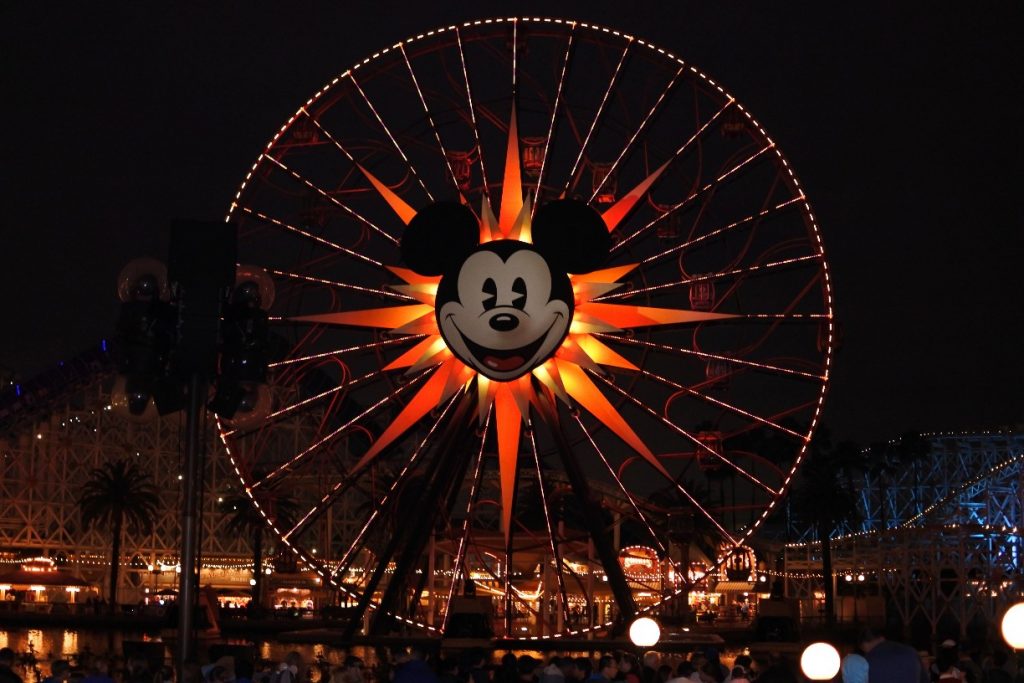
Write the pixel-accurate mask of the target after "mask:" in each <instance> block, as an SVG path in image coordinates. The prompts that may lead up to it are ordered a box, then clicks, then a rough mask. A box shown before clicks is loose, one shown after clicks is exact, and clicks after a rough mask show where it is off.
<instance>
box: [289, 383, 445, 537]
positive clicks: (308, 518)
mask: <svg viewBox="0 0 1024 683" xmlns="http://www.w3.org/2000/svg"><path fill="white" fill-rule="evenodd" d="M455 398H456V397H452V399H451V400H450V401H449V402H448V405H447V406H446V407H445V409H444V411H442V413H441V414H440V415H439V416H438V418H437V420H435V421H434V424H433V426H431V428H430V431H429V432H428V433H427V436H426V437H425V438H424V440H423V441H422V442H420V445H419V447H417V449H416V450H415V451H414V452H413V454H412V456H410V458H409V461H408V462H407V463H406V465H405V468H403V470H402V472H401V473H400V474H399V475H398V477H397V478H396V482H397V480H398V479H400V478H401V477H402V476H404V474H405V472H406V470H407V469H409V468H411V467H413V466H414V465H415V463H416V461H417V460H418V459H419V456H420V453H421V452H422V450H423V446H424V445H425V444H426V443H427V441H428V440H429V439H430V437H431V435H432V434H433V433H434V430H435V429H436V428H437V426H438V425H439V424H440V423H441V422H442V421H443V420H444V418H445V415H447V413H448V410H449V409H450V408H451V406H452V403H453V402H454V401H455ZM367 471H368V470H367V469H366V468H363V469H362V470H359V471H352V472H348V473H343V475H342V480H341V481H340V482H338V483H336V484H335V485H334V486H333V487H332V488H331V490H330V491H329V492H328V493H327V494H326V495H324V496H323V497H322V498H321V499H320V502H319V503H317V504H316V505H314V506H313V507H312V508H310V509H309V510H308V511H307V512H306V514H305V515H304V516H303V517H302V519H300V520H299V521H298V522H297V523H296V524H295V526H293V527H292V528H291V529H289V530H288V531H287V532H286V533H285V534H284V535H282V536H281V540H287V539H289V538H290V537H292V536H294V535H296V534H299V533H301V532H302V530H303V529H305V528H306V527H308V526H309V524H310V523H311V522H313V521H315V520H316V519H317V518H318V517H319V516H320V515H321V514H322V513H323V511H324V510H326V509H328V508H329V507H330V506H331V505H333V504H334V502H335V501H336V500H337V499H338V498H339V497H340V496H341V495H342V494H344V493H345V492H346V491H347V490H348V489H349V488H350V487H351V486H352V484H354V483H355V482H356V481H357V480H358V479H359V478H360V476H362V475H363V474H365V473H366V472H367ZM394 489H395V486H394V485H393V486H392V488H391V491H389V492H388V494H387V495H385V497H384V499H382V500H381V502H380V503H379V504H378V505H377V506H376V507H375V508H374V514H377V513H379V512H380V510H381V509H382V508H383V507H384V506H385V505H386V504H387V497H388V495H390V494H391V493H392V492H394Z"/></svg>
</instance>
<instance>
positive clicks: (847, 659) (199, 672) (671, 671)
mask: <svg viewBox="0 0 1024 683" xmlns="http://www.w3.org/2000/svg"><path fill="white" fill-rule="evenodd" d="M595 644H596V643H595ZM852 645H853V646H852V647H849V648H847V650H848V651H847V652H846V654H845V656H843V659H842V663H841V667H840V672H839V673H838V674H837V675H836V677H835V679H833V680H834V681H837V682H838V681H841V682H842V683H1011V682H1012V681H1013V680H1015V674H1016V669H1015V668H1014V667H1015V664H1016V662H1014V661H1012V660H1011V658H1010V657H1009V655H1008V653H1007V652H1006V651H1005V650H998V649H996V650H993V651H992V652H990V653H987V655H986V656H985V657H984V658H982V657H980V655H979V653H972V655H973V656H969V655H967V654H964V653H962V652H961V651H960V649H959V647H958V646H957V643H956V642H954V641H952V640H947V641H944V642H943V643H941V645H940V646H939V648H938V649H937V653H936V656H935V657H931V656H928V655H927V654H924V653H919V652H918V651H916V650H914V649H913V648H911V647H910V646H908V645H904V644H902V643H899V642H895V641H893V640H889V639H887V638H886V637H885V636H884V635H882V634H881V633H880V632H876V631H873V630H870V629H865V630H864V631H863V632H862V633H861V634H860V636H859V637H858V638H857V642H856V643H855V644H852ZM490 657H491V655H490V653H488V652H486V651H484V650H481V649H471V650H463V651H461V652H459V653H457V654H450V655H447V656H434V654H433V653H431V652H428V651H427V649H425V648H421V647H406V648H400V649H398V650H397V651H390V650H388V651H384V650H378V656H377V657H376V662H375V665H374V666H373V667H372V668H371V669H368V668H367V667H366V666H365V665H364V662H363V660H362V659H361V658H360V657H358V656H356V655H355V654H348V655H347V656H345V657H343V658H342V659H341V660H340V664H339V665H337V666H334V667H332V666H330V665H328V664H327V663H326V659H322V660H321V661H319V662H317V663H314V664H313V665H312V666H310V665H308V664H307V663H306V662H305V661H304V660H303V658H302V656H301V655H300V654H299V653H298V652H291V653H289V654H288V655H287V657H286V658H285V659H284V660H283V661H281V662H273V661H270V660H258V661H257V660H250V659H247V658H246V657H233V656H222V657H219V658H218V659H216V660H214V661H211V662H208V663H206V664H203V665H194V666H192V667H190V668H188V669H186V670H185V672H184V673H183V677H182V679H181V683H313V682H314V681H315V682H316V683H752V682H754V681H756V682H757V683H803V681H805V680H806V679H805V678H803V676H802V674H801V673H800V669H799V665H798V663H797V662H796V660H795V658H793V657H786V656H782V655H778V654H775V655H763V656H761V655H756V654H755V655H754V656H750V655H746V654H741V655H738V656H736V657H735V659H734V660H733V661H728V662H726V661H723V658H722V657H721V655H720V653H719V652H718V650H717V649H716V648H714V647H702V648H698V649H696V650H695V651H693V652H691V653H689V654H688V655H681V654H664V653H658V652H654V651H651V652H647V653H645V654H643V655H642V657H637V656H636V655H634V654H633V653H630V652H616V653H606V654H601V655H600V656H597V657H594V658H592V657H589V656H585V655H581V656H572V655H557V656H551V657H549V658H547V659H545V660H540V659H537V658H534V657H532V656H530V655H526V654H524V655H519V656H516V655H515V654H513V653H507V654H505V655H504V656H503V657H502V658H501V659H500V661H499V662H497V663H492V662H491V661H490ZM35 678H36V680H35V681H30V682H29V683H175V680H176V677H175V674H174V671H173V670H172V669H171V668H170V667H169V666H166V665H154V663H153V662H150V661H149V660H147V659H146V658H143V657H128V658H116V657H115V658H108V657H101V656H92V655H89V654H87V655H85V656H81V655H80V656H79V657H78V658H77V660H76V661H75V663H74V665H72V664H71V663H69V662H68V661H67V660H63V659H58V660H55V661H53V662H52V663H51V665H50V675H49V676H47V677H45V678H44V677H43V675H42V673H41V672H39V671H38V670H37V671H36V672H35ZM0 683H24V681H23V680H22V677H21V676H20V675H19V674H18V673H17V672H16V671H15V656H14V653H13V652H12V651H11V650H10V649H8V648H3V649H0Z"/></svg>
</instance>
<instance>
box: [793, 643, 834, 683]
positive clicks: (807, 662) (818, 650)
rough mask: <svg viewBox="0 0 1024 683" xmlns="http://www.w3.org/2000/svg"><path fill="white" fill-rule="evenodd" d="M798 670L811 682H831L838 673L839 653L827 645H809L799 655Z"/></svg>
mask: <svg viewBox="0 0 1024 683" xmlns="http://www.w3.org/2000/svg"><path fill="white" fill-rule="evenodd" d="M800 670H801V671H803V672H804V676H807V678H809V679H811V680H812V681H831V680H832V679H833V678H835V676H836V674H837V673H839V652H838V651H837V650H836V649H835V648H834V647H832V646H831V645H829V644H828V643H811V644H810V645H808V646H807V647H806V648H805V649H804V652H803V654H802V655H800Z"/></svg>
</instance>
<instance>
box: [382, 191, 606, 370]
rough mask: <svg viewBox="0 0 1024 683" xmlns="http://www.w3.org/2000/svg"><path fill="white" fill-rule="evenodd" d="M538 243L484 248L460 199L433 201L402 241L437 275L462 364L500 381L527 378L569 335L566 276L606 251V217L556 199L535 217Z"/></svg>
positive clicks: (445, 326) (448, 336)
mask: <svg viewBox="0 0 1024 683" xmlns="http://www.w3.org/2000/svg"><path fill="white" fill-rule="evenodd" d="M532 232H533V239H534V244H528V243H526V242H520V241H518V240H497V241H494V242H488V243H486V244H483V245H480V244H478V236H479V234H480V231H479V226H478V223H477V220H476V217H475V216H473V214H472V212H471V211H469V209H467V208H466V207H464V206H462V205H460V204H454V203H438V204H433V205H431V206H429V207H427V208H425V209H423V210H422V211H420V212H419V213H418V214H417V215H416V217H415V218H414V219H413V220H412V221H411V222H410V224H409V226H408V228H407V230H406V234H405V235H404V236H403V238H402V254H403V257H404V259H405V261H406V263H407V264H408V265H409V266H410V267H411V268H412V269H413V270H414V271H416V272H418V273H420V274H422V275H441V276H442V277H441V282H440V284H439V286H438V291H437V299H436V309H435V311H436V315H437V324H438V328H439V329H440V332H441V336H442V337H443V338H444V340H445V343H446V344H447V345H448V348H449V349H450V350H451V351H452V353H454V354H455V355H456V356H457V357H458V358H459V359H460V360H462V362H464V363H466V364H467V365H469V366H470V367H472V368H474V369H475V370H477V371H478V372H480V373H481V374H483V375H485V376H486V377H489V378H491V379H494V380H498V381H509V380H513V379H516V378H517V377H521V376H522V375H524V374H526V373H527V372H529V371H530V370H532V369H533V368H535V367H537V366H538V365H540V364H542V363H543V362H544V361H546V360H547V359H548V358H550V357H551V356H552V355H553V354H554V353H555V351H556V350H557V349H558V347H559V345H560V344H561V343H562V340H564V339H565V336H566V334H568V332H569V324H570V323H571V322H572V313H573V294H572V285H571V284H570V282H569V278H568V275H567V273H568V272H576V273H582V272H589V271H590V270H592V269H593V268H594V267H596V266H597V265H598V264H600V263H601V262H602V261H603V260H604V258H606V256H607V253H608V247H609V246H610V239H609V237H608V231H607V229H606V228H605V227H604V222H603V221H602V220H601V217H600V216H598V215H597V213H596V212H594V211H593V210H592V209H590V207H588V206H586V205H585V204H582V203H579V202H575V201H567V200H560V201H558V202H552V203H550V204H547V205H545V206H543V207H540V208H539V209H538V210H537V212H536V215H535V217H534V221H533V226H532Z"/></svg>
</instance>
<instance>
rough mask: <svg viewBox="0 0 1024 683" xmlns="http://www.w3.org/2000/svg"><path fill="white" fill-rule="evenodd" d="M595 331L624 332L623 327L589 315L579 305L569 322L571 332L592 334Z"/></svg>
mask: <svg viewBox="0 0 1024 683" xmlns="http://www.w3.org/2000/svg"><path fill="white" fill-rule="evenodd" d="M593 332H605V333H608V332H622V328H620V327H615V325H612V324H610V323H607V322H605V321H604V320H601V319H600V318H596V317H594V316H592V315H587V314H586V313H583V312H581V311H580V309H579V307H577V308H576V312H575V313H574V314H573V316H572V322H571V323H569V334H590V333H593Z"/></svg>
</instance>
